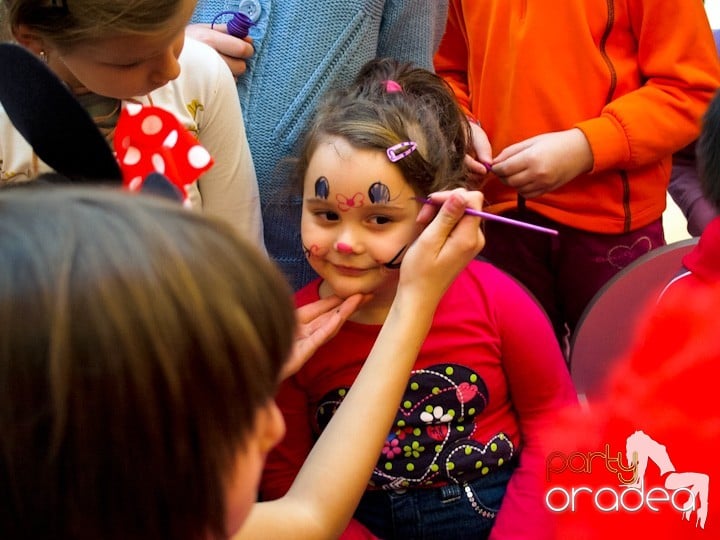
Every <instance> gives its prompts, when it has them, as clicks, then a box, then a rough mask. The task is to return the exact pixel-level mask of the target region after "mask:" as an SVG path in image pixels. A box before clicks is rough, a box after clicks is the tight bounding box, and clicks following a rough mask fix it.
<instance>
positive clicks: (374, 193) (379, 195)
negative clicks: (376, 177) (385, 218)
mask: <svg viewBox="0 0 720 540" xmlns="http://www.w3.org/2000/svg"><path fill="white" fill-rule="evenodd" d="M368 197H370V202H371V203H374V204H386V203H389V202H390V188H389V187H387V186H386V185H385V184H383V183H382V182H374V183H373V184H372V185H371V186H370V188H369V189H368Z"/></svg>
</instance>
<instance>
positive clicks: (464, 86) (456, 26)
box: [434, 0, 473, 117]
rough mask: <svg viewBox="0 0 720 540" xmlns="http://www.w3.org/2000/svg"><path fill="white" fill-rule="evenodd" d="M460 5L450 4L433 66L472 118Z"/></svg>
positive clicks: (456, 0) (464, 33)
mask: <svg viewBox="0 0 720 540" xmlns="http://www.w3.org/2000/svg"><path fill="white" fill-rule="evenodd" d="M460 4H461V3H460V2H459V1H458V0H453V1H452V2H451V3H450V7H449V9H448V21H447V26H446V27H445V34H444V35H443V38H442V40H441V41H440V47H439V49H438V52H437V53H436V54H435V60H434V64H435V71H436V72H437V74H438V75H440V76H441V77H442V78H443V79H445V80H446V81H447V82H448V83H449V84H450V86H451V87H452V89H453V91H454V92H455V97H456V98H457V100H458V103H460V106H461V107H462V109H463V111H465V114H467V115H469V116H470V117H473V116H472V113H471V111H470V87H469V85H468V75H467V72H468V49H467V32H466V31H465V21H464V19H463V13H462V7H461V5H460Z"/></svg>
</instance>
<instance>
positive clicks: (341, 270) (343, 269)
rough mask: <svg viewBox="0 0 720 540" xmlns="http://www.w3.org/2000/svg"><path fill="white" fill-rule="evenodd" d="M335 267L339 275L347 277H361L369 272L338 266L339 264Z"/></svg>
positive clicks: (362, 269)
mask: <svg viewBox="0 0 720 540" xmlns="http://www.w3.org/2000/svg"><path fill="white" fill-rule="evenodd" d="M333 266H334V267H335V269H336V270H337V271H338V273H340V274H344V275H347V276H359V275H362V274H364V273H365V272H366V271H367V270H366V269H364V268H355V267H353V266H341V265H337V264H335V265H333Z"/></svg>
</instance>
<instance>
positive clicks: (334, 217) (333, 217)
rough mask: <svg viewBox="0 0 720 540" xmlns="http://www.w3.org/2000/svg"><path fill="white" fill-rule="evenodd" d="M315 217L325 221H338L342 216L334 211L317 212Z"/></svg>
mask: <svg viewBox="0 0 720 540" xmlns="http://www.w3.org/2000/svg"><path fill="white" fill-rule="evenodd" d="M315 215H316V216H318V217H320V218H323V219H325V221H338V220H339V219H340V216H339V215H338V214H337V212H333V211H332V210H327V211H324V212H316V213H315Z"/></svg>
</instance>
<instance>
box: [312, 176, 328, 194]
mask: <svg viewBox="0 0 720 540" xmlns="http://www.w3.org/2000/svg"><path fill="white" fill-rule="evenodd" d="M329 196H330V183H329V182H328V179H327V178H325V177H324V176H321V177H320V178H318V179H317V180H315V197H316V198H318V199H326V200H327V198H328V197H329Z"/></svg>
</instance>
